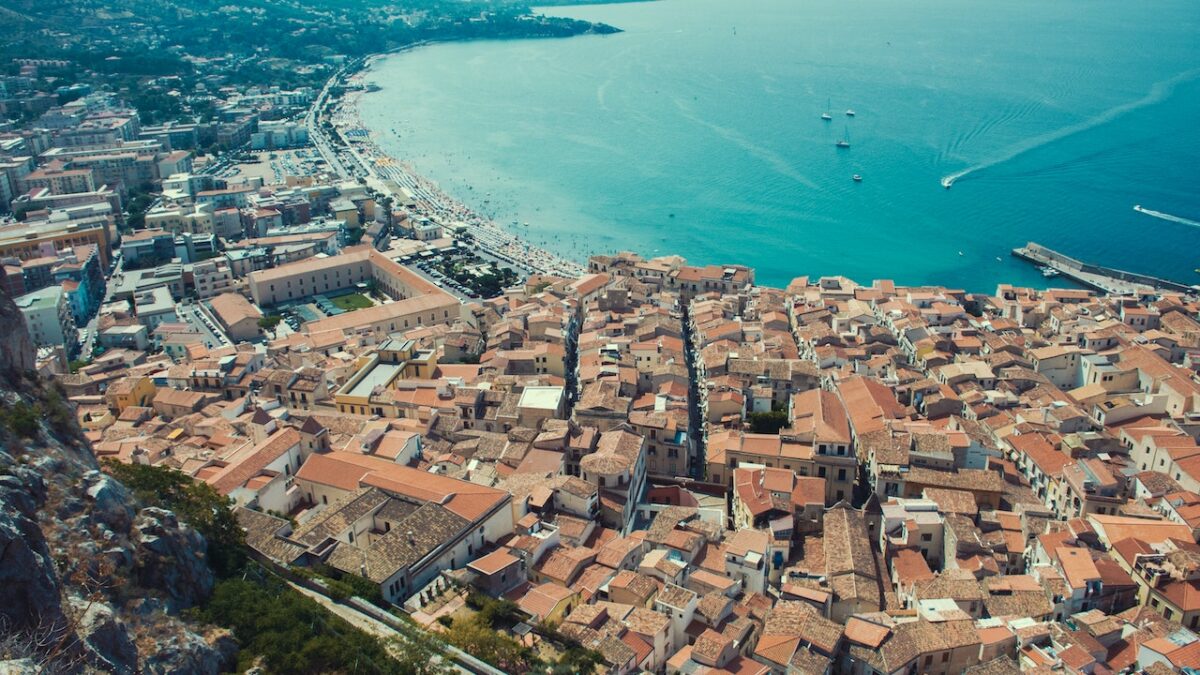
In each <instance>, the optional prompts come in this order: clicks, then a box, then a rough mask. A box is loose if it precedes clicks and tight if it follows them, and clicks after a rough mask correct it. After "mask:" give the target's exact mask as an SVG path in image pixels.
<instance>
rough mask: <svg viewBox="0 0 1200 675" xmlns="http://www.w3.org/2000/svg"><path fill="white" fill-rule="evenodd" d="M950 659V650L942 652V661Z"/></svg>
mask: <svg viewBox="0 0 1200 675" xmlns="http://www.w3.org/2000/svg"><path fill="white" fill-rule="evenodd" d="M949 660H950V652H942V663H945V662H947V661H949Z"/></svg>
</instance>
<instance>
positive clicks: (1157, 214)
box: [1133, 204, 1200, 227]
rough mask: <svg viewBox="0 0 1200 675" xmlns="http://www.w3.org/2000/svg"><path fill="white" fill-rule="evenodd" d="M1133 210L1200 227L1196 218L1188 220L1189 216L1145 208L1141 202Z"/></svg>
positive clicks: (1153, 216)
mask: <svg viewBox="0 0 1200 675" xmlns="http://www.w3.org/2000/svg"><path fill="white" fill-rule="evenodd" d="M1133 210H1134V211H1137V212H1138V213H1144V214H1146V215H1147V216H1150V217H1151V218H1158V219H1159V220H1166V221H1170V222H1172V223H1179V224H1180V225H1191V226H1192V227H1200V223H1198V222H1196V221H1194V220H1188V219H1187V218H1180V217H1179V216H1173V215H1171V214H1169V213H1163V212H1162V211H1151V210H1150V209H1144V208H1142V206H1141V204H1139V205H1137V206H1135V207H1133Z"/></svg>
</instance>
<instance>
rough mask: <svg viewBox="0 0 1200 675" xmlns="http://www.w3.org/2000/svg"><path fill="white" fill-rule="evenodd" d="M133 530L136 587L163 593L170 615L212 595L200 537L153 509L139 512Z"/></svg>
mask: <svg viewBox="0 0 1200 675" xmlns="http://www.w3.org/2000/svg"><path fill="white" fill-rule="evenodd" d="M134 528H135V529H136V531H137V535H136V536H135V538H136V540H137V548H135V549H134V560H135V561H136V562H135V569H136V576H137V580H138V583H139V584H141V585H142V586H145V587H147V588H160V589H163V591H165V592H166V594H167V606H168V608H169V609H170V610H171V611H179V610H181V609H187V608H189V607H192V606H194V605H196V604H197V603H199V602H200V601H201V600H203V599H204V598H206V597H208V594H209V593H212V588H213V574H212V570H210V569H209V568H208V564H207V563H205V562H204V553H205V551H206V550H207V545H206V544H205V541H204V537H201V536H200V535H199V534H197V533H196V531H195V530H193V529H191V528H190V527H187V526H186V525H183V526H181V525H180V524H179V521H178V520H176V518H175V514H174V513H171V512H170V511H164V510H162V509H156V508H147V509H142V511H141V513H139V514H138V518H137V522H136V523H135V525H134Z"/></svg>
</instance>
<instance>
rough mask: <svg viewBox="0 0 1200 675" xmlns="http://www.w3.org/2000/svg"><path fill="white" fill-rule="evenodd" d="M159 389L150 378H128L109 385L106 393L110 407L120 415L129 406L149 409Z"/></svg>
mask: <svg viewBox="0 0 1200 675" xmlns="http://www.w3.org/2000/svg"><path fill="white" fill-rule="evenodd" d="M157 392H158V388H157V387H155V386H154V382H153V381H151V380H150V378H148V377H132V376H131V377H126V378H124V379H122V380H117V381H116V382H114V383H112V384H111V385H109V387H108V390H107V391H105V392H104V400H105V402H106V403H107V404H108V407H109V408H110V409H112V410H114V411H116V413H117V415H120V414H121V413H122V412H124V411H125V409H126V408H128V407H129V406H131V405H132V406H142V407H149V406H150V403H151V402H152V401H154V395H155V394H156V393H157Z"/></svg>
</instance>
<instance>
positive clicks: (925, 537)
mask: <svg viewBox="0 0 1200 675" xmlns="http://www.w3.org/2000/svg"><path fill="white" fill-rule="evenodd" d="M921 541H933V533H931V532H925V533H924V534H922V535H921Z"/></svg>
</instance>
